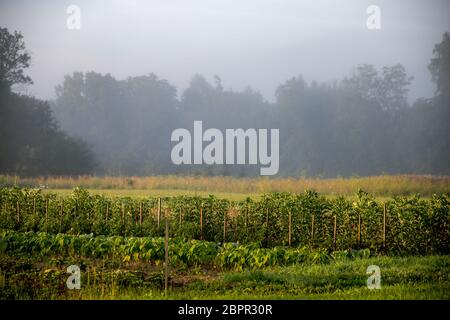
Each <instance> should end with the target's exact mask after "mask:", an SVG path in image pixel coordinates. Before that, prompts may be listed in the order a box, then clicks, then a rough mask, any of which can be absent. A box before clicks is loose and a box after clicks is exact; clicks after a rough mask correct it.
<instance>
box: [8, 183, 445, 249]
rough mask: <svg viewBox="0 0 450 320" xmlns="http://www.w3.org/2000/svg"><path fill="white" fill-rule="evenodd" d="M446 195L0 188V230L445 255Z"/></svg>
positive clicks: (360, 192) (359, 192)
mask: <svg viewBox="0 0 450 320" xmlns="http://www.w3.org/2000/svg"><path fill="white" fill-rule="evenodd" d="M449 200H450V199H449V196H448V195H435V196H433V197H432V198H430V199H422V198H420V197H419V196H412V197H394V198H392V199H390V200H388V201H386V202H385V203H381V202H379V201H376V199H375V198H374V197H373V196H371V195H369V194H367V193H366V192H363V191H358V193H357V194H356V197H355V200H350V199H348V198H344V197H336V198H326V197H324V196H322V195H319V194H318V193H316V192H314V191H305V192H304V193H302V194H291V193H270V194H265V195H263V196H262V197H261V198H260V199H258V200H254V199H251V198H247V199H245V200H243V201H230V200H225V199H218V198H216V197H214V196H209V197H197V196H195V197H188V196H178V197H167V198H145V199H137V198H131V197H114V198H109V197H105V196H103V195H95V194H90V193H89V192H88V191H86V190H84V189H79V188H76V189H74V190H73V193H72V194H71V195H70V196H66V197H58V196H57V195H56V194H51V193H43V192H42V191H41V190H39V189H22V188H1V189H0V228H3V229H11V230H17V231H34V232H37V231H44V232H48V233H52V234H57V233H67V234H90V233H92V234H95V235H105V236H127V237H132V236H134V237H150V238H153V237H162V236H163V235H164V230H165V228H164V227H165V222H166V219H167V221H168V224H169V230H170V231H169V233H170V236H171V237H175V238H183V239H186V240H193V239H196V240H207V241H211V242H239V243H253V242H256V243H258V244H259V245H260V246H262V247H274V246H293V247H302V246H309V247H312V248H324V249H328V250H348V249H361V248H369V249H371V250H373V251H384V252H389V253H396V254H429V253H444V254H446V253H449V252H450V250H449V249H450V201H449Z"/></svg>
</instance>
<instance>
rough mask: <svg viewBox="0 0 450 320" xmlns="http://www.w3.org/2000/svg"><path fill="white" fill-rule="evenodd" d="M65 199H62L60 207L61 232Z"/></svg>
mask: <svg viewBox="0 0 450 320" xmlns="http://www.w3.org/2000/svg"><path fill="white" fill-rule="evenodd" d="M63 206H64V204H63V200H62V199H61V204H60V209H59V232H61V229H62V220H63V209H64V208H63Z"/></svg>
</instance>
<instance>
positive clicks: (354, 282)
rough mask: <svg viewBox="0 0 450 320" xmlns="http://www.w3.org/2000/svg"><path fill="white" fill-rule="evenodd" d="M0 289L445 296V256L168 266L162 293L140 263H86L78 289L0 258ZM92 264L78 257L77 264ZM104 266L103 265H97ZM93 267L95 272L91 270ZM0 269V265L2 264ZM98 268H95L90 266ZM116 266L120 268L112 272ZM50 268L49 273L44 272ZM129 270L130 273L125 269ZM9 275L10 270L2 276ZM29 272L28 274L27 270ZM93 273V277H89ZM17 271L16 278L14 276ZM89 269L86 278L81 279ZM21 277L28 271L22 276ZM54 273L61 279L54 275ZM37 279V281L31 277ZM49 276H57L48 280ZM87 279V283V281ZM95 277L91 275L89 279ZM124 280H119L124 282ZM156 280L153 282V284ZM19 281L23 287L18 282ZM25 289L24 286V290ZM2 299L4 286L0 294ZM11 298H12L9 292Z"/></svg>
mask: <svg viewBox="0 0 450 320" xmlns="http://www.w3.org/2000/svg"><path fill="white" fill-rule="evenodd" d="M0 261H1V263H2V267H3V268H5V267H9V268H12V270H11V269H10V270H6V271H3V272H1V275H2V276H3V279H0V280H2V281H0V286H2V289H4V288H7V287H5V283H6V281H5V278H8V277H12V279H14V284H15V287H14V288H13V289H11V288H10V287H9V289H8V290H9V293H10V294H11V290H13V291H14V293H13V294H14V298H19V299H27V298H30V290H33V289H32V288H33V283H34V286H36V283H37V284H38V285H37V287H38V288H37V289H36V291H35V292H32V298H33V299H225V300H227V299H258V300H259V299H284V300H285V299H306V300H310V299H444V300H448V299H449V298H450V256H448V255H447V256H423V257H386V256H378V257H371V258H361V259H359V258H356V259H348V258H341V259H338V260H334V261H332V262H330V263H322V264H312V263H305V264H296V265H291V266H287V267H275V268H270V269H260V270H253V271H250V270H247V271H243V272H224V273H218V272H217V271H214V270H211V269H200V268H191V269H189V270H171V277H170V284H171V288H169V291H168V295H167V296H166V295H165V294H164V290H163V289H162V286H161V281H160V280H161V279H162V278H161V275H162V273H161V271H160V270H156V269H153V270H152V269H151V268H149V267H148V266H141V265H133V264H129V265H126V264H125V265H122V266H121V268H120V269H115V270H114V271H112V270H113V269H111V270H109V271H107V270H103V271H102V270H101V268H100V266H99V265H98V266H95V267H94V265H93V264H91V266H90V271H89V272H87V273H86V271H83V272H84V273H82V289H81V290H68V289H66V288H65V285H64V281H65V279H66V278H67V275H66V274H65V273H64V270H65V267H63V265H61V261H59V260H58V259H56V260H47V261H45V262H44V261H34V262H33V260H32V259H30V258H27V259H25V260H23V259H22V260H21V259H17V260H15V261H12V260H11V259H9V260H5V257H3V260H0ZM85 263H87V264H89V263H93V261H90V262H89V261H83V264H85ZM103 263H104V262H103ZM369 265H378V266H379V267H380V269H381V289H373V290H369V289H368V288H367V286H366V282H367V277H368V275H367V274H366V269H367V267H368V266H369ZM95 268H98V269H95ZM3 270H4V269H3ZM92 270H97V271H92ZM118 270H120V271H118ZM126 270H128V272H130V273H128V276H123V277H122V281H118V280H116V281H115V282H114V281H113V282H112V283H108V282H106V283H105V281H104V279H105V277H106V274H107V273H108V272H111V271H112V274H121V275H126V274H127V273H126ZM142 270H146V272H150V273H151V274H153V275H155V274H156V278H155V277H154V276H153V278H154V279H156V282H152V283H151V284H149V280H147V281H146V282H144V283H142V282H139V281H135V280H133V279H135V278H134V277H133V276H132V275H133V273H132V272H135V273H137V274H139V272H141V271H142ZM50 271H51V272H50ZM131 271H132V272H131ZM8 272H14V274H13V275H9V276H6V277H5V276H4V275H5V274H6V273H8ZM32 272H35V273H34V274H32V276H29V274H30V273H32ZM94 273H95V276H94ZM21 274H23V276H21ZM86 274H89V275H90V276H87V275H86ZM27 275H28V276H27ZM58 277H59V278H60V279H59V280H58ZM36 279H38V280H36ZM55 279H56V281H55ZM89 279H90V280H89ZM95 279H97V280H95ZM124 279H125V282H124ZM155 283H156V284H155ZM21 286H22V287H21ZM30 288H31V289H30ZM2 292H3V293H2V297H3V298H4V296H5V295H6V292H7V290H4V291H2ZM9 298H11V295H9Z"/></svg>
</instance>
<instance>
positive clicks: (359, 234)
mask: <svg viewBox="0 0 450 320" xmlns="http://www.w3.org/2000/svg"><path fill="white" fill-rule="evenodd" d="M357 239H358V246H360V245H361V213H359V214H358V238H357Z"/></svg>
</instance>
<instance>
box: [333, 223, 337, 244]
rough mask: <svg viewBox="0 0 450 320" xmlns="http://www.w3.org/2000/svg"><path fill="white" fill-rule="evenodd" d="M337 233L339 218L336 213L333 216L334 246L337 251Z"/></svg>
mask: <svg viewBox="0 0 450 320" xmlns="http://www.w3.org/2000/svg"><path fill="white" fill-rule="evenodd" d="M336 234H337V218H336V215H334V217H333V248H334V251H336Z"/></svg>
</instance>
